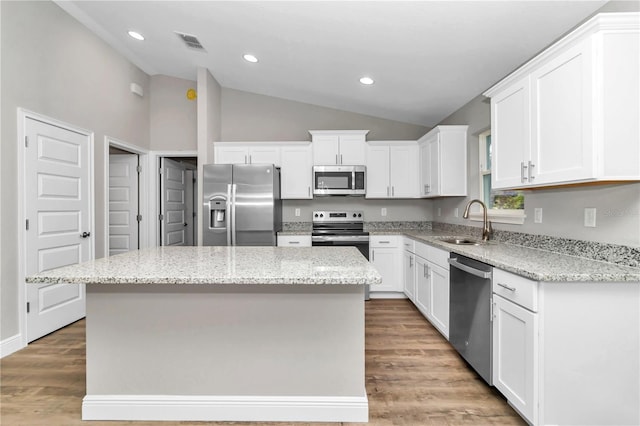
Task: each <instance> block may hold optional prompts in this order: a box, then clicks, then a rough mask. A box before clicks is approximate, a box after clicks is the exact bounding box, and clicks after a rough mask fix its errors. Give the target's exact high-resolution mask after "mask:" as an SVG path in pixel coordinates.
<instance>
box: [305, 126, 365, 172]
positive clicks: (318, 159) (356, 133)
mask: <svg viewBox="0 0 640 426" xmlns="http://www.w3.org/2000/svg"><path fill="white" fill-rule="evenodd" d="M368 132H369V131H368V130H310V131H309V133H311V141H312V146H313V165H314V166H328V165H349V166H361V165H363V164H365V140H366V135H367V133H368Z"/></svg>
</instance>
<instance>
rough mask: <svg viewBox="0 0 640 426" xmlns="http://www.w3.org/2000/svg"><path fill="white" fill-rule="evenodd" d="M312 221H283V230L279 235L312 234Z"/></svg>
mask: <svg viewBox="0 0 640 426" xmlns="http://www.w3.org/2000/svg"><path fill="white" fill-rule="evenodd" d="M312 227H313V225H312V223H311V222H282V231H280V232H278V235H307V234H308V235H311V228H312Z"/></svg>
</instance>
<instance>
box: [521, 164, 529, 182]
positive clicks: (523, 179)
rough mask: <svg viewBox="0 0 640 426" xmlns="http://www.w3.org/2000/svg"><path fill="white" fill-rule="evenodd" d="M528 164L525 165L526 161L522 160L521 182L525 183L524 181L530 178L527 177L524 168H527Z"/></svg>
mask: <svg viewBox="0 0 640 426" xmlns="http://www.w3.org/2000/svg"><path fill="white" fill-rule="evenodd" d="M526 168H527V166H525V165H524V161H521V162H520V183H524V181H526V180H527V179H528V178H527V177H525V175H524V169H526Z"/></svg>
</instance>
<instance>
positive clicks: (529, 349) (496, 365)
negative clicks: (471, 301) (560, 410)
mask: <svg viewBox="0 0 640 426" xmlns="http://www.w3.org/2000/svg"><path fill="white" fill-rule="evenodd" d="M537 300H538V283H537V282H536V281H532V280H529V279H526V278H523V277H520V276H518V275H514V274H511V273H509V272H506V271H502V270H500V269H494V271H493V384H494V386H495V387H496V388H498V390H500V392H502V394H503V395H504V396H505V397H506V398H507V399H508V400H509V403H510V404H511V405H513V406H514V407H515V408H516V409H517V410H518V411H519V412H520V414H521V415H522V416H523V417H525V418H526V419H527V420H528V421H529V422H531V423H533V424H537V423H538V421H537V416H538V412H537V406H538V314H537V313H536V310H537V306H538V303H537Z"/></svg>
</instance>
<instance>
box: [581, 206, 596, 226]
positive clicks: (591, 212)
mask: <svg viewBox="0 0 640 426" xmlns="http://www.w3.org/2000/svg"><path fill="white" fill-rule="evenodd" d="M584 226H586V227H587V228H595V227H596V208H595V207H585V209H584Z"/></svg>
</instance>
